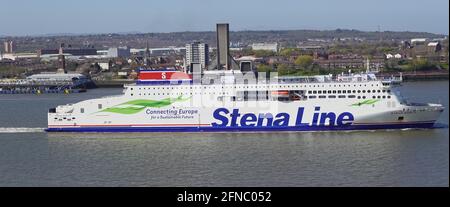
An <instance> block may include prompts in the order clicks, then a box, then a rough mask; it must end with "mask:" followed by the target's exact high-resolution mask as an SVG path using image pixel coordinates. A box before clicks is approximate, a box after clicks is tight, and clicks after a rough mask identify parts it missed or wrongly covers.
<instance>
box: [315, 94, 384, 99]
mask: <svg viewBox="0 0 450 207" xmlns="http://www.w3.org/2000/svg"><path fill="white" fill-rule="evenodd" d="M308 98H309V99H315V98H327V96H308ZM328 98H358V99H366V98H368V97H366V96H355V95H348V96H345V95H338V96H335V95H329V96H328ZM381 98H383V99H386V98H388V99H390V98H391V96H372V99H381Z"/></svg>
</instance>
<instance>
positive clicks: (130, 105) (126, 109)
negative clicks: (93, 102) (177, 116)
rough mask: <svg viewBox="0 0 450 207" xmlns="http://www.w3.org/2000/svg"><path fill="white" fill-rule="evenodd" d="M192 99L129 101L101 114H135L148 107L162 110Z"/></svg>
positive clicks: (179, 97) (107, 109)
mask: <svg viewBox="0 0 450 207" xmlns="http://www.w3.org/2000/svg"><path fill="white" fill-rule="evenodd" d="M190 98H191V97H188V98H184V99H183V98H182V96H178V97H177V98H165V99H161V100H147V99H137V100H132V101H128V102H125V103H121V104H119V105H116V106H113V107H110V108H106V109H104V110H102V111H101V112H112V113H119V114H135V113H138V112H140V111H142V110H144V109H145V108H147V107H151V108H161V107H165V106H169V105H171V104H173V103H175V102H182V101H186V100H189V99H190Z"/></svg>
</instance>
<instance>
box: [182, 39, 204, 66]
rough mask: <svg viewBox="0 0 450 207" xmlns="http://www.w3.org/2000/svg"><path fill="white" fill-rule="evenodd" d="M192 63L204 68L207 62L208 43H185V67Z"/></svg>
mask: <svg viewBox="0 0 450 207" xmlns="http://www.w3.org/2000/svg"><path fill="white" fill-rule="evenodd" d="M192 63H199V64H200V65H201V67H202V68H206V67H207V66H208V63H209V49H208V44H206V43H201V42H193V43H189V44H186V65H185V66H186V67H190V65H191V64H192Z"/></svg>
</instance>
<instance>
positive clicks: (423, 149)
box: [0, 81, 449, 187]
mask: <svg viewBox="0 0 450 207" xmlns="http://www.w3.org/2000/svg"><path fill="white" fill-rule="evenodd" d="M448 87H449V82H448V81H428V82H407V83H404V84H403V87H402V94H403V95H405V96H407V97H409V98H410V99H411V100H414V101H415V102H435V103H436V102H437V103H442V104H444V106H445V107H446V110H445V112H444V114H443V115H442V116H441V118H440V120H439V123H440V124H441V125H444V126H445V127H443V128H436V129H427V130H377V131H351V132H282V133H280V132H276V133H267V132H265V133H118V134H113V133H46V132H44V131H43V129H44V128H45V127H46V123H47V117H46V112H47V109H48V108H51V107H54V106H56V105H59V104H65V103H72V102H77V101H80V100H85V99H89V98H95V97H101V96H106V95H113V94H120V93H121V91H122V89H94V90H89V91H88V92H87V93H82V94H70V95H63V94H43V95H31V94H17V95H0V114H1V117H0V186H447V187H448V186H449V138H448V135H449V134H448V127H447V126H448V123H449V122H448V120H449V118H448V99H449V98H448V95H449V91H448Z"/></svg>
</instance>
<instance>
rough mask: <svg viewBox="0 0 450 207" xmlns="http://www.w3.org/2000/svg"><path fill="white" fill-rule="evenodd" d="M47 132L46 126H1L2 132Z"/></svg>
mask: <svg viewBox="0 0 450 207" xmlns="http://www.w3.org/2000/svg"><path fill="white" fill-rule="evenodd" d="M35 132H45V128H29V127H0V133H35Z"/></svg>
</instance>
